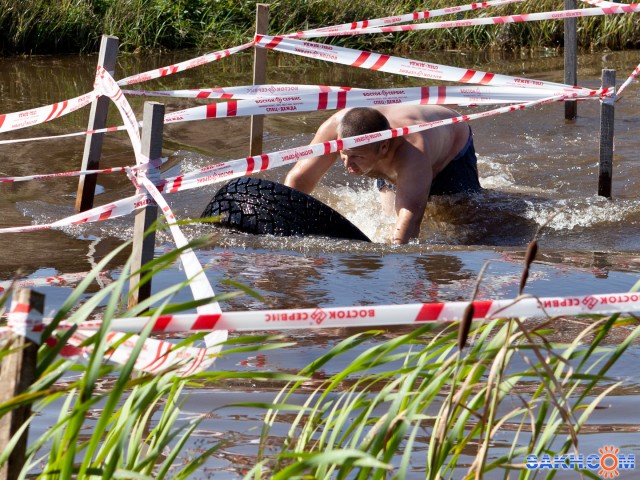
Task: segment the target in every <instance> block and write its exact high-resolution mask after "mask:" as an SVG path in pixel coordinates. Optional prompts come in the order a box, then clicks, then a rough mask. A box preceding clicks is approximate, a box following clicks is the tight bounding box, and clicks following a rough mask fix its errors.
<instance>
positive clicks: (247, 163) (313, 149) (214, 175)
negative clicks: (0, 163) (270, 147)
mask: <svg viewBox="0 0 640 480" xmlns="http://www.w3.org/2000/svg"><path fill="white" fill-rule="evenodd" d="M592 92H597V91H592ZM608 93H609V92H608V91H607V90H606V89H605V90H603V94H605V95H606V94H608ZM578 95H579V93H578V92H573V93H572V94H570V95H557V96H554V97H549V98H544V99H540V100H535V101H531V102H527V103H522V104H518V105H508V106H504V107H501V108H497V109H493V110H488V111H485V112H479V113H474V114H470V115H461V116H458V117H454V118H449V119H445V120H439V121H436V122H427V123H421V124H417V125H411V126H408V127H403V128H396V129H391V130H387V131H384V132H379V133H376V134H367V135H360V136H356V137H350V138H345V139H342V140H334V141H331V142H324V143H322V144H314V145H306V146H302V147H296V148H292V149H287V150H280V151H277V152H272V153H269V154H262V155H257V156H253V157H247V158H242V159H236V160H231V161H228V162H224V163H218V164H215V165H211V166H207V167H204V168H201V169H198V170H195V171H193V172H190V173H187V174H183V175H178V176H175V177H170V178H167V179H164V180H162V181H161V182H159V185H158V190H159V191H162V192H165V193H174V192H180V191H184V190H189V189H192V188H196V187H200V186H205V185H211V184H215V183H218V182H221V181H223V180H230V179H232V178H236V177H241V176H246V175H250V174H252V173H255V172H257V171H264V170H268V169H272V168H276V167H280V166H283V165H290V164H291V163H293V162H296V161H298V160H302V159H305V158H310V157H314V156H318V155H326V154H329V153H335V152H337V151H338V150H342V149H344V148H352V147H356V146H361V145H366V144H368V143H373V142H377V141H381V140H386V139H389V138H392V137H397V136H402V135H408V134H410V133H416V132H420V131H423V130H427V129H430V128H435V127H439V126H442V125H448V124H452V123H458V122H466V121H471V120H476V119H479V118H487V117H490V116H494V115H499V114H502V113H507V112H513V111H516V110H522V109H525V108H531V107H534V106H536V105H542V104H546V103H551V102H556V101H562V100H564V99H565V98H577V97H578ZM153 202H154V200H153V199H152V198H151V196H147V195H145V194H138V195H134V196H132V197H128V198H125V199H123V200H119V201H118V202H114V203H112V204H108V205H104V206H101V207H96V208H94V209H92V210H89V211H87V212H82V213H79V214H76V215H73V216H71V217H67V218H63V219H61V220H58V221H56V222H53V223H49V224H44V225H27V226H22V227H8V228H2V229H0V233H9V232H28V231H35V230H45V229H50V228H56V227H64V226H69V225H74V224H79V223H89V222H95V221H100V220H107V219H111V218H116V217H119V216H122V215H126V214H128V213H131V212H133V211H134V210H136V209H138V208H142V207H144V206H146V205H149V204H150V203H153Z"/></svg>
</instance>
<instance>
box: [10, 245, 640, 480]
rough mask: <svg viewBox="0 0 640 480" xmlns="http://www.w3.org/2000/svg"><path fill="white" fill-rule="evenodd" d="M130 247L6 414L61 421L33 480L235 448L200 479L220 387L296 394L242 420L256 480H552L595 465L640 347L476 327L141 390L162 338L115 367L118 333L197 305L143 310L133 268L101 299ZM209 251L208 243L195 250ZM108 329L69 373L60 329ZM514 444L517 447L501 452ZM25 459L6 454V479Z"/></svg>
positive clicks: (586, 332) (340, 346)
mask: <svg viewBox="0 0 640 480" xmlns="http://www.w3.org/2000/svg"><path fill="white" fill-rule="evenodd" d="M129 245H130V243H129V242H127V243H125V244H123V245H122V246H121V247H119V248H118V249H116V250H115V251H114V252H112V253H111V254H109V255H108V256H106V257H105V258H104V259H103V260H102V261H101V262H100V263H99V264H98V265H96V267H95V269H94V270H93V272H92V274H91V275H90V276H88V277H87V278H86V279H85V280H83V281H82V282H81V283H80V284H79V285H78V287H77V288H76V289H75V290H74V291H73V292H72V294H71V295H70V296H69V298H68V299H67V301H66V302H65V303H64V304H63V306H62V307H61V308H60V309H59V311H58V313H57V314H56V315H55V317H54V319H53V321H52V324H51V325H50V327H49V328H47V329H46V330H45V332H43V336H44V337H45V338H48V337H49V336H50V335H55V337H56V338H57V339H58V342H57V344H56V346H54V347H51V342H49V345H46V346H42V347H41V348H40V351H39V357H38V369H37V379H36V381H35V382H34V383H33V385H32V386H31V387H30V388H29V389H28V390H27V391H26V392H24V393H23V394H22V395H20V396H18V397H16V398H14V399H13V400H11V401H10V402H7V403H5V404H2V405H0V416H2V415H5V414H6V413H7V412H9V411H10V410H12V409H15V408H17V407H18V406H20V405H25V404H31V405H32V406H33V411H34V412H35V413H34V416H32V417H31V419H30V420H29V422H33V420H34V419H35V418H38V417H37V413H38V412H42V411H43V410H45V409H48V411H51V410H53V409H54V408H57V409H59V411H60V414H59V416H58V419H57V421H56V422H55V424H54V425H51V427H50V428H48V429H47V430H46V431H45V432H44V433H43V434H42V435H41V436H40V437H39V438H36V439H33V438H32V440H31V443H30V444H29V447H28V450H27V461H26V463H25V465H24V468H23V470H22V475H23V476H27V475H33V474H38V475H39V477H41V478H51V479H55V478H87V477H90V476H101V477H119V478H169V477H170V478H187V477H188V476H190V475H191V474H193V473H194V472H196V471H198V469H199V468H200V466H202V465H203V464H204V462H206V460H207V458H208V457H209V456H211V455H214V454H215V453H216V452H217V451H218V450H219V449H220V448H223V447H224V445H225V441H224V440H212V441H211V443H210V444H209V445H208V446H207V448H205V449H204V450H203V451H201V452H200V453H199V454H198V455H197V456H196V457H195V458H192V459H191V461H190V462H188V464H186V465H178V464H177V463H178V462H177V458H178V457H179V455H180V454H181V452H182V451H183V449H184V448H185V445H186V442H187V441H188V439H189V436H190V434H192V433H193V432H194V430H195V429H196V428H197V426H198V425H199V423H200V422H201V421H202V420H203V418H204V416H205V415H206V414H203V415H201V416H196V417H195V418H193V419H190V420H186V421H185V419H184V418H180V413H181V405H182V404H183V402H184V401H185V398H186V396H187V395H189V391H190V389H192V388H199V387H201V386H203V385H204V384H209V385H210V384H212V383H213V384H219V383H220V382H223V381H224V380H228V379H240V378H243V379H249V380H251V381H252V382H256V383H257V382H262V381H267V380H268V381H273V382H280V384H281V385H284V387H283V389H282V390H281V392H280V393H279V394H277V396H276V397H275V398H274V400H273V401H272V402H268V403H255V402H245V403H240V404H238V403H236V404H234V405H233V406H234V407H238V406H240V407H243V408H247V409H257V412H258V413H259V414H260V415H262V414H264V421H263V430H262V434H261V436H260V444H259V446H257V447H256V448H257V450H256V462H255V467H254V468H253V469H252V470H251V471H249V472H248V474H247V478H256V479H262V478H274V479H288V478H294V477H297V478H301V477H304V478H309V477H311V478H362V479H364V478H405V477H406V476H407V474H408V473H409V472H410V470H411V471H412V472H413V473H414V474H416V473H417V474H418V475H420V476H422V475H424V477H425V478H429V479H431V478H447V477H448V478H463V477H464V478H482V477H483V475H485V474H487V473H488V472H493V471H497V472H499V473H500V474H503V475H507V474H508V473H510V472H513V473H516V474H517V475H518V476H520V477H522V478H530V477H534V476H535V475H536V471H535V470H528V469H526V468H525V460H524V459H525V457H526V455H528V454H538V455H541V454H543V453H548V454H549V453H551V454H553V453H557V454H562V453H566V452H578V451H579V447H580V445H579V435H580V433H581V431H582V429H583V427H584V425H585V423H586V422H587V420H588V418H589V416H590V414H591V413H592V412H593V411H594V409H596V408H597V407H598V405H599V404H600V403H601V402H602V400H603V399H604V398H606V396H607V395H608V394H610V393H611V392H614V391H615V389H616V388H617V387H618V386H620V385H621V383H622V381H620V380H619V379H613V378H610V376H609V372H610V369H611V367H612V366H613V365H615V363H616V361H618V360H619V358H620V357H621V355H622V354H623V353H624V352H625V350H626V349H627V348H628V347H629V345H631V344H632V343H633V342H635V341H636V340H637V338H638V336H639V335H640V326H638V325H637V322H636V320H635V319H634V318H621V317H620V316H618V315H614V316H612V317H609V318H589V321H588V322H585V323H583V328H582V331H580V332H579V333H578V334H577V335H576V337H575V338H574V340H573V341H571V342H570V343H564V344H561V343H557V342H553V341H552V340H550V338H552V336H553V334H554V329H553V322H554V320H553V319H547V320H546V321H524V319H518V318H512V319H500V320H491V321H484V322H476V323H473V324H472V323H471V321H470V318H471V312H470V311H469V315H468V316H467V317H466V319H465V320H463V321H462V322H459V323H458V324H453V325H449V326H438V325H433V324H428V325H424V326H421V327H419V328H415V329H409V328H407V329H405V330H404V333H403V332H398V331H395V330H393V331H380V330H377V331H367V332H359V333H357V334H355V335H351V336H349V337H348V338H345V339H343V340H340V341H338V342H337V343H336V344H335V345H334V346H333V347H331V348H329V349H328V351H327V352H326V353H325V354H323V355H321V356H320V357H319V358H317V359H315V360H314V361H313V362H311V363H310V364H309V365H308V366H306V367H304V368H303V369H302V370H301V371H300V372H299V373H298V374H295V375H292V374H290V373H287V372H278V371H271V372H269V371H251V372H229V371H220V370H217V369H212V370H210V371H207V372H205V373H199V374H197V375H193V376H190V377H186V378H183V377H178V376H176V375H174V371H175V368H176V366H171V367H168V368H167V369H166V370H165V371H163V372H160V373H159V374H157V375H148V374H144V373H138V374H134V370H133V366H134V363H135V360H136V358H137V355H138V353H139V352H140V350H141V348H142V344H143V342H144V340H145V339H146V338H148V336H149V334H150V332H149V331H148V329H147V330H146V331H144V332H142V333H141V335H140V336H139V338H138V339H137V340H136V341H135V345H134V347H133V354H132V356H131V358H130V360H129V361H128V362H126V364H124V365H113V364H107V363H105V362H104V358H105V353H106V352H107V350H108V348H109V347H108V346H107V345H108V344H107V340H106V337H107V333H108V330H109V324H110V322H111V321H112V319H114V318H117V317H120V316H135V315H139V314H141V313H142V312H143V311H144V310H146V309H149V311H148V315H150V317H151V318H152V319H153V317H154V316H157V315H160V314H162V313H166V312H176V311H180V310H184V309H186V308H192V307H194V306H195V305H196V304H197V302H186V303H182V304H172V303H171V301H172V299H173V298H174V295H175V294H176V292H178V291H180V290H181V289H182V288H184V287H185V285H186V282H185V283H182V284H178V285H174V286H171V287H169V288H166V289H165V290H162V291H160V292H157V293H155V294H154V295H153V296H152V297H151V298H150V299H149V300H147V301H144V302H142V303H141V304H140V305H138V306H137V307H134V308H132V309H128V307H127V291H126V285H127V284H128V280H129V278H130V275H129V274H128V272H129V271H130V269H131V267H130V263H131V260H129V261H128V262H127V264H125V266H124V267H123V269H122V274H121V275H120V277H119V278H117V279H116V280H115V281H114V282H113V283H111V284H109V285H107V286H106V287H104V288H102V289H101V290H100V291H98V292H97V293H95V294H93V295H92V296H90V297H88V298H87V297H86V296H85V295H84V294H85V292H86V290H87V288H88V286H89V285H90V284H91V282H92V280H93V278H95V276H96V275H98V273H99V272H100V271H102V270H103V269H104V268H105V266H106V265H107V264H108V263H109V262H111V261H112V260H113V259H115V258H116V256H117V255H118V254H119V253H120V252H122V251H123V250H124V249H126V248H128V247H129ZM203 245H207V241H206V239H198V240H195V241H193V242H192V243H191V244H190V245H189V247H191V248H197V247H201V246H203ZM180 252H181V249H178V250H176V251H171V252H168V253H165V254H163V255H161V256H160V257H158V258H157V259H155V260H154V261H153V262H151V263H150V264H147V265H146V266H145V272H146V274H145V275H143V278H142V280H141V281H142V282H145V281H148V279H149V278H150V277H151V276H152V275H154V274H155V273H157V272H158V271H160V270H161V269H164V268H167V267H168V266H169V265H171V264H172V263H173V262H175V261H176V260H177V257H178V255H179V253H180ZM534 254H535V252H533V249H529V254H527V255H526V256H525V257H526V265H525V269H524V273H523V276H522V278H523V280H522V283H521V288H520V290H521V291H522V289H523V288H524V287H525V282H526V276H527V275H526V273H527V270H528V269H529V268H532V267H531V262H532V261H533V257H534ZM636 287H640V282H638V285H636ZM241 291H242V292H245V293H246V292H247V290H246V289H244V288H243V289H242V290H241ZM249 293H252V294H255V292H250V291H249ZM237 294H238V293H236V292H231V293H228V294H225V296H221V297H219V298H218V299H219V300H223V299H224V298H228V297H229V296H233V295H237ZM3 299H6V295H5V296H4V297H3ZM96 314H99V315H100V318H101V320H102V322H103V323H102V327H101V328H100V330H99V331H98V332H97V333H96V334H95V335H94V336H92V337H90V338H88V339H87V340H86V344H85V345H86V346H87V347H91V354H90V355H89V357H88V358H87V359H86V361H85V362H82V363H79V362H76V361H74V360H70V359H60V358H58V357H57V353H58V352H59V351H60V349H61V348H62V346H63V345H64V343H65V341H66V339H67V338H68V337H69V336H70V335H71V333H72V332H73V330H66V331H65V330H59V331H54V329H55V327H56V326H57V325H59V322H60V321H61V320H63V319H64V320H67V321H70V322H73V323H80V322H82V321H85V320H87V319H90V318H93V317H94V316H95V315H96ZM619 329H625V338H624V339H623V340H622V341H619V342H617V343H616V342H612V341H611V340H610V338H611V335H612V334H613V333H614V332H615V331H616V330H619ZM201 339H202V335H194V336H190V337H189V338H187V339H185V340H180V341H179V343H177V345H176V348H181V347H184V346H191V345H194V344H196V343H197V342H199V341H200V340H201ZM288 345H291V343H287V341H286V339H284V338H281V337H273V336H254V337H235V338H233V339H232V340H229V341H228V342H227V347H226V348H225V350H223V352H222V355H228V354H230V353H234V352H239V351H242V352H259V351H264V350H268V349H273V348H280V347H283V346H288ZM7 353H8V350H7V348H4V349H0V360H1V359H2V358H3V357H4V355H6V354H7ZM331 362H339V364H340V365H347V367H346V368H344V369H343V370H341V371H338V372H337V373H334V374H332V375H329V376H328V377H327V376H326V375H325V374H323V372H322V371H323V370H324V369H326V368H327V365H328V364H330V363H331ZM299 398H302V399H303V400H302V402H300V400H299ZM283 417H284V418H283ZM281 419H282V420H281ZM279 421H281V422H285V423H287V424H289V425H290V428H289V431H288V433H287V434H286V435H285V436H284V437H280V436H278V435H277V434H276V433H274V432H273V431H272V427H273V426H274V425H275V423H276V422H279ZM25 426H26V425H25ZM505 438H506V439H508V443H507V446H505V442H504V441H502V442H501V439H502V440H504V439H505ZM10 451H11V449H10V448H8V449H6V450H5V451H3V452H2V453H0V465H2V464H3V463H4V462H6V460H7V458H8V455H9V453H10ZM544 473H545V475H546V474H548V473H549V472H544ZM583 473H584V474H585V475H586V476H589V475H591V476H592V474H591V472H589V471H584V472H583Z"/></svg>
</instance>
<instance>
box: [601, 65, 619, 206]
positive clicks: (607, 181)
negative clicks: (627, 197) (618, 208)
mask: <svg viewBox="0 0 640 480" xmlns="http://www.w3.org/2000/svg"><path fill="white" fill-rule="evenodd" d="M615 85H616V71H615V70H609V69H603V70H602V88H606V87H613V88H615ZM614 113H615V97H605V99H604V100H603V101H602V103H601V104H600V171H599V174H598V195H600V196H601V197H607V198H611V182H612V179H613V122H614Z"/></svg>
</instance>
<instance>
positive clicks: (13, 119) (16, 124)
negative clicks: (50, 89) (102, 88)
mask: <svg viewBox="0 0 640 480" xmlns="http://www.w3.org/2000/svg"><path fill="white" fill-rule="evenodd" d="M98 96H99V93H98V92H96V91H95V90H94V91H92V92H89V93H85V94H84V95H80V96H79V97H75V98H72V99H70V100H64V101H62V102H58V103H54V104H53V105H46V106H44V107H38V108H32V109H30V110H23V111H21V112H13V113H5V114H2V115H0V133H2V132H9V131H11V130H18V129H20V128H25V127H31V126H33V125H38V124H40V123H45V122H49V121H51V120H55V119H56V118H59V117H61V116H63V115H67V114H69V113H71V112H74V111H76V110H78V109H79V108H82V107H84V106H85V105H89V104H90V103H91V102H93V101H94V100H95V99H96V98H98Z"/></svg>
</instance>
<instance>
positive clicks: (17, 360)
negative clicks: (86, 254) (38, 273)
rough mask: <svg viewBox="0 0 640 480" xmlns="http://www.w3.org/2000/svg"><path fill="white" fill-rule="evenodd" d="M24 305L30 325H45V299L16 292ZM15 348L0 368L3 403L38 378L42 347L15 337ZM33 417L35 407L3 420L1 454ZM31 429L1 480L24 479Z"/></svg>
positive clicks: (0, 472) (16, 299)
mask: <svg viewBox="0 0 640 480" xmlns="http://www.w3.org/2000/svg"><path fill="white" fill-rule="evenodd" d="M16 302H17V304H19V305H21V307H18V311H20V310H22V309H23V308H26V306H27V305H28V306H29V313H28V316H27V320H28V322H29V324H30V325H37V324H42V314H43V312H44V295H43V294H41V293H38V292H35V291H33V290H29V289H26V288H25V289H18V290H16V291H15V292H13V304H14V305H15V304H16ZM11 348H14V349H16V351H15V352H13V353H11V354H10V355H7V356H6V357H4V358H3V359H2V363H1V365H0V371H1V373H0V387H1V388H0V403H4V402H7V401H9V400H11V399H12V398H14V397H16V396H17V395H19V394H21V393H23V392H24V391H25V390H26V389H27V388H29V386H30V385H31V384H33V382H34V381H35V378H36V365H37V357H38V345H36V344H35V343H34V342H33V341H31V340H29V339H27V338H26V337H25V336H23V335H18V334H14V335H13V338H12V339H11ZM30 416H31V405H24V406H22V407H19V408H16V409H14V410H12V411H10V412H9V413H7V414H6V415H4V416H3V417H0V452H4V451H5V450H6V448H7V444H8V442H9V441H10V440H11V437H13V436H14V435H15V434H16V432H17V431H18V430H19V429H20V428H21V427H22V426H23V425H24V423H25V422H26V421H28V419H29V417H30ZM28 437H29V428H28V427H27V428H26V429H25V430H24V431H23V432H22V435H21V436H20V439H19V440H18V443H17V444H16V446H15V447H14V449H13V451H12V452H11V454H10V455H9V460H8V461H7V462H5V464H4V465H3V466H2V468H0V480H14V479H17V478H18V477H19V476H20V471H21V470H22V467H23V465H24V461H25V452H26V449H27V440H28Z"/></svg>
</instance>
